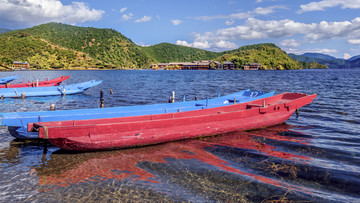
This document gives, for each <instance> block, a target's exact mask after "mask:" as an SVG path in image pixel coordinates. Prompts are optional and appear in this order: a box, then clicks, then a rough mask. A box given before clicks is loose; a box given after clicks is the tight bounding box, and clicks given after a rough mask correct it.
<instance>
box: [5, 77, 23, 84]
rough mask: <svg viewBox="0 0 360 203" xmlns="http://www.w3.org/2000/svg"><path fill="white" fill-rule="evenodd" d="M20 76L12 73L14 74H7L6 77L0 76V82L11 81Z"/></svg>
mask: <svg viewBox="0 0 360 203" xmlns="http://www.w3.org/2000/svg"><path fill="white" fill-rule="evenodd" d="M19 77H20V76H17V75H14V76H7V77H3V78H0V84H6V83H8V82H11V81H13V80H15V79H18V78H19Z"/></svg>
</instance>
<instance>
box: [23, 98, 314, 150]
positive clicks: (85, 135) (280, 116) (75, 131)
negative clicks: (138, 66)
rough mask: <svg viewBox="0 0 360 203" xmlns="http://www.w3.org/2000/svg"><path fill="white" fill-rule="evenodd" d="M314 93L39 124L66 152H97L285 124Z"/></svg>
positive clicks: (36, 127) (33, 128)
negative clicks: (162, 112) (177, 109)
mask: <svg viewBox="0 0 360 203" xmlns="http://www.w3.org/2000/svg"><path fill="white" fill-rule="evenodd" d="M315 97H316V94H313V95H307V94H300V93H284V94H280V95H276V96H272V97H268V98H265V99H259V100H255V101H251V102H247V103H240V104H236V103H234V105H228V106H222V107H217V108H209V109H202V110H195V111H188V112H177V113H166V114H156V115H145V116H133V117H121V118H108V119H93V120H81V121H80V120H76V121H75V120H74V121H58V122H38V123H32V124H29V126H28V130H29V131H38V132H39V138H43V139H48V140H49V141H50V142H51V143H52V144H53V145H55V146H57V147H60V148H62V149H65V150H74V151H94V150H106V149H114V148H124V147H134V146H142V145H149V144H156V143H161V142H169V141H175V140H180V139H187V138H195V137H202V136H209V135H215V134H221V133H226V132H232V131H238V130H251V129H256V128H262V127H268V126H272V125H277V124H281V123H283V122H285V121H286V120H287V119H288V118H289V117H290V116H291V115H292V114H293V113H294V111H295V110H296V109H298V108H300V107H302V106H304V105H306V104H309V103H311V102H312V101H313V100H314V98H315Z"/></svg>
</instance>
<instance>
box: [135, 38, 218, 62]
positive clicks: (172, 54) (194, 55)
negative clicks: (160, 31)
mask: <svg viewBox="0 0 360 203" xmlns="http://www.w3.org/2000/svg"><path fill="white" fill-rule="evenodd" d="M142 49H143V50H144V51H145V53H147V54H148V55H149V56H150V57H151V58H153V59H154V60H156V62H160V63H169V62H185V61H189V62H190V61H199V60H210V59H214V58H216V57H219V56H221V55H222V53H218V52H211V51H206V50H203V49H197V48H191V47H186V46H180V45H174V44H170V43H161V44H157V45H153V46H148V47H142Z"/></svg>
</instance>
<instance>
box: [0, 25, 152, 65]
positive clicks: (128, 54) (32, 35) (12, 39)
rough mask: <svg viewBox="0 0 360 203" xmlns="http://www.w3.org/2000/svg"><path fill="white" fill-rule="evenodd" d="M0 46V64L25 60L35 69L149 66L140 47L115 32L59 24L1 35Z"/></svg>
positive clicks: (148, 60) (148, 58)
mask: <svg viewBox="0 0 360 203" xmlns="http://www.w3.org/2000/svg"><path fill="white" fill-rule="evenodd" d="M0 46H1V47H0V48H1V51H0V54H1V55H0V57H1V58H0V64H3V65H10V64H9V62H10V61H11V62H12V61H14V60H27V61H29V63H30V64H31V65H33V64H35V66H37V68H49V67H51V66H52V64H58V65H57V66H59V67H60V68H72V67H77V66H81V67H84V66H85V67H96V68H113V67H118V68H120V67H126V68H147V67H148V66H149V65H150V64H151V63H152V59H151V58H150V57H148V55H147V54H145V53H144V52H143V51H142V50H141V49H140V47H139V46H137V45H136V44H135V43H133V42H132V41H131V40H130V39H128V38H126V37H125V36H123V35H122V34H120V33H119V32H117V31H115V30H111V29H97V28H83V27H76V26H70V25H64V24H60V23H48V24H43V25H39V26H35V27H32V28H28V29H24V30H19V31H14V32H8V33H4V34H1V35H0ZM12 53H14V54H12ZM42 59H43V60H42ZM38 60H41V61H38ZM49 60H50V61H52V63H50V64H49V63H48V62H47V61H49ZM36 64H37V65H36ZM43 64H46V65H43Z"/></svg>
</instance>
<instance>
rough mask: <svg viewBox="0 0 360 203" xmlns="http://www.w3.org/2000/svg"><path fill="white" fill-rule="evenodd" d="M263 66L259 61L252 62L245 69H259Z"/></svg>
mask: <svg viewBox="0 0 360 203" xmlns="http://www.w3.org/2000/svg"><path fill="white" fill-rule="evenodd" d="M260 68H261V64H258V63H250V64H249V65H246V66H244V70H259V69H260Z"/></svg>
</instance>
